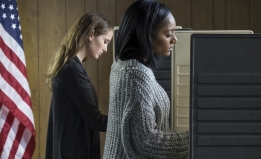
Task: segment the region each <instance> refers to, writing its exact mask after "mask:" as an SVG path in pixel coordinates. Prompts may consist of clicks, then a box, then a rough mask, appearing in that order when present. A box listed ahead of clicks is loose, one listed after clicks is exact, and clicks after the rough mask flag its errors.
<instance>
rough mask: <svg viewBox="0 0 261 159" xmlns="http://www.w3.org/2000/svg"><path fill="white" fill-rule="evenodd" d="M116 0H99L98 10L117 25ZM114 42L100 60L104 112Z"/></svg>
mask: <svg viewBox="0 0 261 159" xmlns="http://www.w3.org/2000/svg"><path fill="white" fill-rule="evenodd" d="M115 3H116V2H115V0H99V1H98V11H100V12H102V13H103V14H104V15H106V16H107V17H109V19H110V20H111V23H112V25H115V19H116V18H115V17H116V14H115ZM112 54H113V52H112V43H110V44H109V45H108V50H107V53H105V54H103V55H102V56H101V57H100V58H99V60H98V88H99V94H98V95H99V109H100V110H101V112H102V113H103V114H108V108H109V76H110V71H111V65H112V62H113V59H112ZM104 142H105V133H101V155H102V156H103V150H104Z"/></svg>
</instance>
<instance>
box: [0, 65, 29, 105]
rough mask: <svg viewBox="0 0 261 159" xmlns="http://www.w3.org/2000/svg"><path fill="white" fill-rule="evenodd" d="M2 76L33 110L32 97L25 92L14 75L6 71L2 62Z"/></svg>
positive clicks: (0, 72) (0, 70)
mask: <svg viewBox="0 0 261 159" xmlns="http://www.w3.org/2000/svg"><path fill="white" fill-rule="evenodd" d="M0 74H1V76H2V77H3V78H4V79H5V81H6V82H7V83H8V84H9V85H10V86H11V87H13V88H14V89H15V90H16V92H17V93H18V94H19V95H20V96H21V98H22V99H23V100H24V101H25V102H26V103H27V104H28V105H29V106H30V108H32V104H31V97H30V95H29V94H28V93H27V92H26V91H25V90H24V88H23V87H22V86H21V84H20V83H19V82H18V81H17V80H16V78H14V76H13V75H12V74H10V73H9V72H8V70H6V68H5V67H4V65H3V64H2V63H1V62H0Z"/></svg>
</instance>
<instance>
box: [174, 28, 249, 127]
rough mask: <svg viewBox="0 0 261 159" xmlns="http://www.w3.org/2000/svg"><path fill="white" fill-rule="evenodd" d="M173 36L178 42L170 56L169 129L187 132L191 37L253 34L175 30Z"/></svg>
mask: <svg viewBox="0 0 261 159" xmlns="http://www.w3.org/2000/svg"><path fill="white" fill-rule="evenodd" d="M175 34H176V37H177V39H178V42H177V43H176V44H175V47H174V49H173V52H172V55H171V70H172V71H171V77H172V78H171V81H172V82H171V97H172V100H171V107H172V109H171V110H172V112H171V124H172V125H171V128H172V129H174V130H179V131H185V130H189V97H190V94H189V92H190V91H189V88H190V50H191V47H190V44H191V38H190V37H191V35H192V34H253V32H252V31H251V30H177V31H176V32H175ZM206 47H207V46H206ZM202 60H204V59H202Z"/></svg>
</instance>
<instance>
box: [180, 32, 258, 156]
mask: <svg viewBox="0 0 261 159" xmlns="http://www.w3.org/2000/svg"><path fill="white" fill-rule="evenodd" d="M190 48H191V54H190V56H191V61H190V64H191V65H190V104H189V105H190V159H260V158H261V69H260V68H261V62H260V59H261V34H193V35H191V45H190ZM188 63H189V62H188ZM182 66H183V65H182ZM183 70H184V69H183Z"/></svg>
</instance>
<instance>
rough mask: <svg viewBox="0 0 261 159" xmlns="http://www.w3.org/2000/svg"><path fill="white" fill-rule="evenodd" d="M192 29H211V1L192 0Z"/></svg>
mask: <svg viewBox="0 0 261 159" xmlns="http://www.w3.org/2000/svg"><path fill="white" fill-rule="evenodd" d="M192 6H193V7H192V29H193V30H201V29H203V28H204V30H212V29H213V1H212V0H192Z"/></svg>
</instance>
